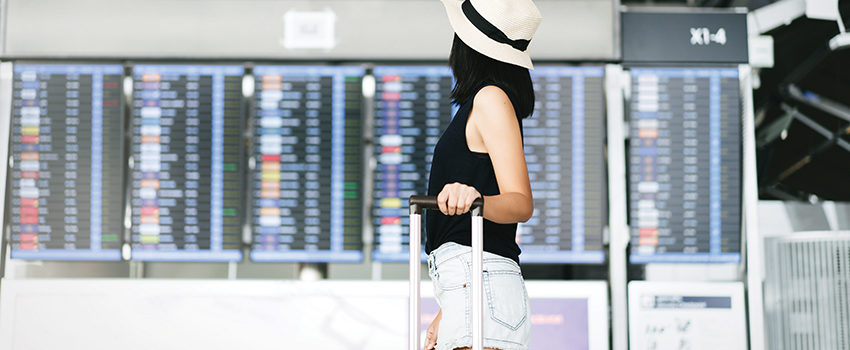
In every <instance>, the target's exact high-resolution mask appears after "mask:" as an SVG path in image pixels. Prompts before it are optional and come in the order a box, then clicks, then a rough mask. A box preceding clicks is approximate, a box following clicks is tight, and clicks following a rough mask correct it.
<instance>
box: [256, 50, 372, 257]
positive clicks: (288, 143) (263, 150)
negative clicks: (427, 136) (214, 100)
mask: <svg viewBox="0 0 850 350" xmlns="http://www.w3.org/2000/svg"><path fill="white" fill-rule="evenodd" d="M364 74H365V70H364V69H363V68H360V67H345V66H338V67H330V66H257V67H255V68H254V76H255V81H256V89H255V91H256V93H255V97H254V106H253V109H252V110H253V118H252V119H253V125H252V127H253V130H254V144H253V149H252V157H253V161H254V170H253V171H252V173H251V174H252V179H251V193H252V199H251V202H252V204H253V205H252V208H251V211H252V218H251V224H252V228H253V238H254V239H253V246H252V250H251V260H254V261H299V262H331V261H334V262H359V261H361V260H362V259H363V243H362V207H363V199H362V179H361V178H362V172H363V169H362V154H363V146H362V139H363V136H362V132H361V123H362V100H363V94H362V77H363V75H364Z"/></svg>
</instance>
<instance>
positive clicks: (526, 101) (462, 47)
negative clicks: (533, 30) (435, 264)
mask: <svg viewBox="0 0 850 350" xmlns="http://www.w3.org/2000/svg"><path fill="white" fill-rule="evenodd" d="M449 67H451V68H452V71H453V73H454V76H455V81H456V83H455V86H454V88H453V89H452V96H451V97H452V103H455V104H458V105H460V104H463V103H464V102H466V101H468V100H470V99H472V98H473V97H475V93H477V92H478V90H479V89H481V87H484V86H486V85H496V86H498V87H500V88H502V89H505V90H507V91H505V93H506V94H507V95H508V96H510V97H513V100H512V102H513V104H514V109H515V111H514V112H516V115H517V117H520V118H526V117H528V116H531V112H533V111H534V86H533V85H532V83H531V75H530V74H529V72H528V69H526V68H523V67H520V66H517V65H513V64H510V63H505V62H502V61H497V60H494V59H492V58H490V57H487V56H484V55H483V54H481V53H479V52H478V51H475V50H473V49H472V48H471V47H469V46H468V45H466V43H464V42H463V41H462V40H460V38H459V37H458V36H457V34H455V38H454V43H452V52H451V54H450V55H449Z"/></svg>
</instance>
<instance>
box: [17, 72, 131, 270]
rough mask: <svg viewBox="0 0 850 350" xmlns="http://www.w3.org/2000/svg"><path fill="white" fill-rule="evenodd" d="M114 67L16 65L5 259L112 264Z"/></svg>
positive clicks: (118, 103) (116, 213) (119, 219)
mask: <svg viewBox="0 0 850 350" xmlns="http://www.w3.org/2000/svg"><path fill="white" fill-rule="evenodd" d="M122 74H123V67H122V66H121V65H94V64H16V65H15V66H14V77H13V92H12V94H13V95H12V106H13V107H12V134H11V138H12V141H11V152H10V156H11V158H12V160H13V162H12V165H11V169H10V172H9V174H10V176H9V179H10V180H9V181H10V182H11V193H10V198H9V203H10V208H9V210H10V211H11V213H10V214H11V215H10V216H9V217H10V219H11V222H10V226H9V227H10V228H11V246H12V251H11V256H12V258H14V259H32V260H120V259H121V245H122V243H123V242H122V237H123V234H122V232H123V216H122V215H123V208H124V206H123V204H124V201H123V196H122V193H123V184H122V179H123V177H124V171H123V169H124V163H123V140H122V137H121V136H122V134H123V127H122V117H121V116H122V114H121V109H122V106H123V103H122V101H123V99H122V98H121V80H122Z"/></svg>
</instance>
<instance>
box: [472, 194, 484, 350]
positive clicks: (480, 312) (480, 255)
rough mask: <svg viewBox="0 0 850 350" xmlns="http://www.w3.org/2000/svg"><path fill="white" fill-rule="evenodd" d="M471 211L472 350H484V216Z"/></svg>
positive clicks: (476, 211)
mask: <svg viewBox="0 0 850 350" xmlns="http://www.w3.org/2000/svg"><path fill="white" fill-rule="evenodd" d="M482 209H483V208H482V207H480V206H479V207H476V208H475V209H472V350H483V349H484V277H483V274H484V272H483V271H484V216H483V213H482V212H483V210H482Z"/></svg>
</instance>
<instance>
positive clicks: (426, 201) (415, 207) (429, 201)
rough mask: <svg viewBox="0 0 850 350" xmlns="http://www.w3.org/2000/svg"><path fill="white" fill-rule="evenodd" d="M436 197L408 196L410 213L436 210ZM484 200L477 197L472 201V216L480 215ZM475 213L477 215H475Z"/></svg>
mask: <svg viewBox="0 0 850 350" xmlns="http://www.w3.org/2000/svg"><path fill="white" fill-rule="evenodd" d="M438 208H439V206H437V197H434V196H410V213H411V214H419V213H421V212H422V209H438ZM483 209H484V198H481V197H478V198H476V199H475V200H474V201H472V206H471V207H470V208H469V210H470V211H471V212H472V213H473V214H472V215H481V212H483V211H484V210H483ZM476 213H477V214H476Z"/></svg>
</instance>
